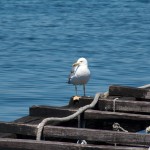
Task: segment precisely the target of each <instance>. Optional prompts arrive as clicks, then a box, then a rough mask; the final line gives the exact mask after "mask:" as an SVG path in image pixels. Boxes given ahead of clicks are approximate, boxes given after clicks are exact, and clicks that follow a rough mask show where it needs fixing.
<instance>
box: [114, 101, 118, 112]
mask: <svg viewBox="0 0 150 150" xmlns="http://www.w3.org/2000/svg"><path fill="white" fill-rule="evenodd" d="M118 99H119V98H115V99H114V100H113V112H115V111H116V100H118Z"/></svg>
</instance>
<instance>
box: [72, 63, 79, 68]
mask: <svg viewBox="0 0 150 150" xmlns="http://www.w3.org/2000/svg"><path fill="white" fill-rule="evenodd" d="M79 65H80V63H79V62H76V63H74V64H73V65H72V66H73V67H76V66H79Z"/></svg>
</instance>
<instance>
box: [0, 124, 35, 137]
mask: <svg viewBox="0 0 150 150" xmlns="http://www.w3.org/2000/svg"><path fill="white" fill-rule="evenodd" d="M0 133H13V134H22V135H32V136H35V135H36V133H37V125H30V124H18V123H6V122H0Z"/></svg>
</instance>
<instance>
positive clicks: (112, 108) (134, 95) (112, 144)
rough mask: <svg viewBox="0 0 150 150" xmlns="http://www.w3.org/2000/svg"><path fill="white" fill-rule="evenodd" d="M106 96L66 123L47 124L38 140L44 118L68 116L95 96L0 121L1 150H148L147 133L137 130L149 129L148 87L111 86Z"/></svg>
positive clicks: (31, 108) (149, 144)
mask: <svg viewBox="0 0 150 150" xmlns="http://www.w3.org/2000/svg"><path fill="white" fill-rule="evenodd" d="M108 93H109V96H108V97H103V96H100V97H99V98H98V102H97V103H96V105H95V106H94V108H92V109H87V110H86V111H84V112H83V113H81V114H80V115H79V116H77V117H75V118H73V119H71V120H69V121H50V122H48V123H47V124H46V125H45V126H44V128H43V130H42V137H41V139H40V140H36V136H37V131H38V128H37V127H38V125H39V124H40V123H41V121H42V120H43V119H45V118H49V117H53V118H55V117H57V118H58V117H59V118H63V117H67V116H70V115H72V114H74V113H76V112H77V111H78V109H79V108H81V107H84V106H85V105H89V104H91V103H92V101H93V99H94V97H81V98H80V100H79V101H73V98H71V99H70V102H69V104H68V105H67V106H63V107H52V106H36V105H35V106H32V107H30V109H29V115H28V116H25V117H23V118H19V119H17V120H15V121H13V122H0V150H50V149H51V150H148V148H149V147H150V134H147V133H140V132H139V131H141V130H146V128H147V127H149V126H150V90H149V87H148V88H147V87H146V88H135V87H126V86H118V85H112V86H110V87H109V90H108ZM82 142H83V144H81V143H82Z"/></svg>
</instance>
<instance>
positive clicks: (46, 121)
mask: <svg viewBox="0 0 150 150" xmlns="http://www.w3.org/2000/svg"><path fill="white" fill-rule="evenodd" d="M100 96H101V94H100V93H96V95H95V97H94V100H93V101H92V103H91V104H89V105H85V106H83V107H80V108H79V109H78V111H77V112H75V113H74V114H72V115H70V116H67V117H62V118H59V117H50V118H45V119H44V120H43V121H42V122H41V123H40V124H39V125H38V126H37V129H38V130H37V135H36V140H38V141H40V140H41V135H42V131H43V128H44V126H45V124H47V123H48V122H50V121H61V122H63V121H69V120H71V119H73V118H75V117H77V116H78V115H80V114H81V113H83V112H84V111H86V110H87V109H91V108H93V107H94V106H95V105H96V104H97V102H98V99H99V97H100Z"/></svg>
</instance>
